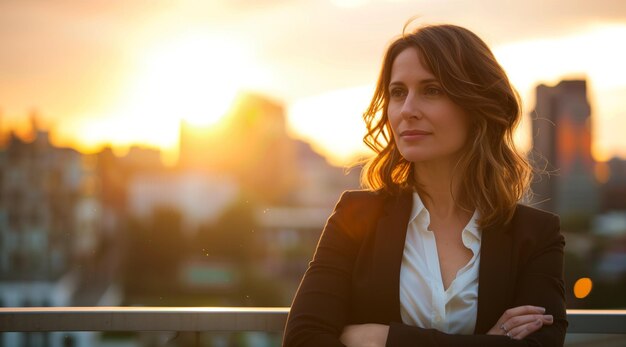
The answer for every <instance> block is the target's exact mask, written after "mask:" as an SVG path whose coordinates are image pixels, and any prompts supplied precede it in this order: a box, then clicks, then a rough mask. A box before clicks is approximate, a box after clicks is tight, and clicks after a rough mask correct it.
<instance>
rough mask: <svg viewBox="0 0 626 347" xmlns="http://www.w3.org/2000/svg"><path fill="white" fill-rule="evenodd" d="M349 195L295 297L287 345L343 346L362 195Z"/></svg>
mask: <svg viewBox="0 0 626 347" xmlns="http://www.w3.org/2000/svg"><path fill="white" fill-rule="evenodd" d="M355 195H356V194H354V193H351V192H345V193H344V194H343V195H342V196H341V198H340V199H339V202H338V203H337V205H336V206H335V210H334V212H333V213H332V214H331V216H330V217H329V219H328V221H327V222H326V226H325V227H324V230H323V231H322V235H321V237H320V240H319V243H318V245H317V249H316V250H315V255H314V256H313V260H312V261H311V263H310V264H309V268H308V269H307V271H306V273H305V274H304V277H303V279H302V281H301V282H300V286H299V288H298V291H297V293H296V295H295V298H294V301H293V303H292V305H291V310H290V312H289V316H288V318H287V325H286V327H285V335H284V337H283V346H312V347H313V346H314V347H319V346H330V347H332V346H343V344H342V343H341V342H340V341H339V336H340V334H341V332H342V330H343V327H344V326H345V325H346V320H347V317H348V310H349V308H348V305H349V302H350V297H349V296H350V285H351V284H350V283H351V276H352V268H353V265H354V260H355V257H356V254H357V252H358V244H357V243H358V241H357V238H356V236H355V230H353V229H354V228H355V226H354V220H355V218H358V216H356V214H357V211H355V209H357V205H358V204H359V202H358V201H356V200H358V196H356V197H355Z"/></svg>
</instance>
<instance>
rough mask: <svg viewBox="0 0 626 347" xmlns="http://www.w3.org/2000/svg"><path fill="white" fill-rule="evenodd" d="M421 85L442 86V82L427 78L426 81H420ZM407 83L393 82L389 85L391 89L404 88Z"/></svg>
mask: <svg viewBox="0 0 626 347" xmlns="http://www.w3.org/2000/svg"><path fill="white" fill-rule="evenodd" d="M419 83H420V84H428V83H437V84H441V82H439V81H438V80H437V79H436V78H427V79H424V80H421V81H419ZM404 85H405V83H404V82H400V81H392V82H391V83H389V87H394V86H404Z"/></svg>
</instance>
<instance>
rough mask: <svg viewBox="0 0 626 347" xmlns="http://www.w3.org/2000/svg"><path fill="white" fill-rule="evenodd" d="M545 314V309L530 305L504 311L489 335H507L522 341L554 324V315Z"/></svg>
mask: <svg viewBox="0 0 626 347" xmlns="http://www.w3.org/2000/svg"><path fill="white" fill-rule="evenodd" d="M545 312H546V309H545V308H543V307H538V306H530V305H527V306H518V307H514V308H510V309H508V310H506V311H504V314H502V316H501V317H500V319H498V322H497V323H496V325H494V326H493V328H491V329H490V330H489V331H488V332H487V335H506V336H508V337H510V338H512V339H516V340H521V339H523V338H525V337H526V336H528V335H530V334H532V333H534V332H535V331H537V330H539V329H541V327H542V326H544V325H550V324H552V321H553V318H552V315H549V314H544V313H545Z"/></svg>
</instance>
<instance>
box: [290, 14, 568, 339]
mask: <svg viewBox="0 0 626 347" xmlns="http://www.w3.org/2000/svg"><path fill="white" fill-rule="evenodd" d="M520 117H521V111H520V102H519V98H518V95H517V93H516V92H515V91H514V89H513V88H512V86H511V84H510V83H509V81H508V78H507V76H506V74H505V72H504V71H503V69H502V68H501V67H500V65H499V64H498V63H497V61H496V60H495V58H494V56H493V54H492V53H491V51H490V50H489V48H488V47H487V45H486V44H485V43H484V42H483V41H482V40H481V39H480V38H478V37H477V36H476V35H475V34H473V33H472V32H470V31H468V30H467V29H464V28H461V27H458V26H453V25H436V26H426V27H422V28H420V29H418V30H416V31H415V32H413V33H411V34H404V35H403V36H402V37H400V38H398V39H397V40H396V41H394V42H393V43H392V44H391V45H390V46H389V48H388V49H387V52H386V55H385V58H384V62H383V66H382V70H381V73H380V77H379V80H378V84H377V87H376V91H375V94H374V97H373V99H372V102H371V104H370V106H369V109H368V111H367V112H366V113H365V114H364V119H365V122H366V124H367V127H368V133H367V135H366V136H365V138H364V140H365V142H366V143H367V144H368V145H369V146H370V147H371V148H372V149H374V151H375V152H376V156H375V157H374V158H373V159H372V160H371V161H370V162H369V163H368V165H367V166H366V168H365V170H364V175H363V181H364V183H365V185H366V187H367V188H368V189H367V190H364V191H351V192H345V193H344V194H343V195H342V197H341V198H340V200H339V202H338V203H337V206H336V207H335V211H334V212H333V214H332V215H331V216H330V218H329V219H328V222H327V224H326V226H325V228H324V231H323V233H322V236H321V238H320V241H319V244H318V246H317V250H316V252H315V256H314V258H313V261H312V262H311V264H310V266H309V269H308V270H307V272H306V274H305V275H304V278H303V279H302V283H301V284H300V287H299V289H298V292H297V294H296V297H295V299H294V302H293V305H292V308H291V312H290V314H289V318H288V322H287V326H286V329H285V336H284V345H285V346H343V345H347V346H562V345H563V339H564V336H565V330H566V327H567V321H566V316H565V300H564V287H563V275H562V264H563V247H564V239H563V236H562V235H561V234H560V231H559V220H558V217H557V216H555V215H553V214H550V213H547V212H543V211H539V210H537V209H534V208H531V207H527V206H523V205H519V204H518V201H519V200H520V199H521V198H522V197H523V195H524V194H525V193H526V191H527V188H528V184H529V179H530V175H531V169H530V166H529V164H528V162H527V161H526V159H524V157H522V156H521V155H520V154H518V153H517V152H516V150H515V147H514V144H513V130H514V129H515V127H516V126H517V124H518V123H519V120H520Z"/></svg>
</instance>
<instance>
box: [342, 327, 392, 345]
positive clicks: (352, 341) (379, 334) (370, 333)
mask: <svg viewBox="0 0 626 347" xmlns="http://www.w3.org/2000/svg"><path fill="white" fill-rule="evenodd" d="M388 333H389V326H388V325H382V324H355V325H348V326H346V327H344V328H343V332H342V333H341V337H340V338H339V340H340V341H341V343H343V344H344V345H346V346H348V347H384V346H385V343H387V334H388Z"/></svg>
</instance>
